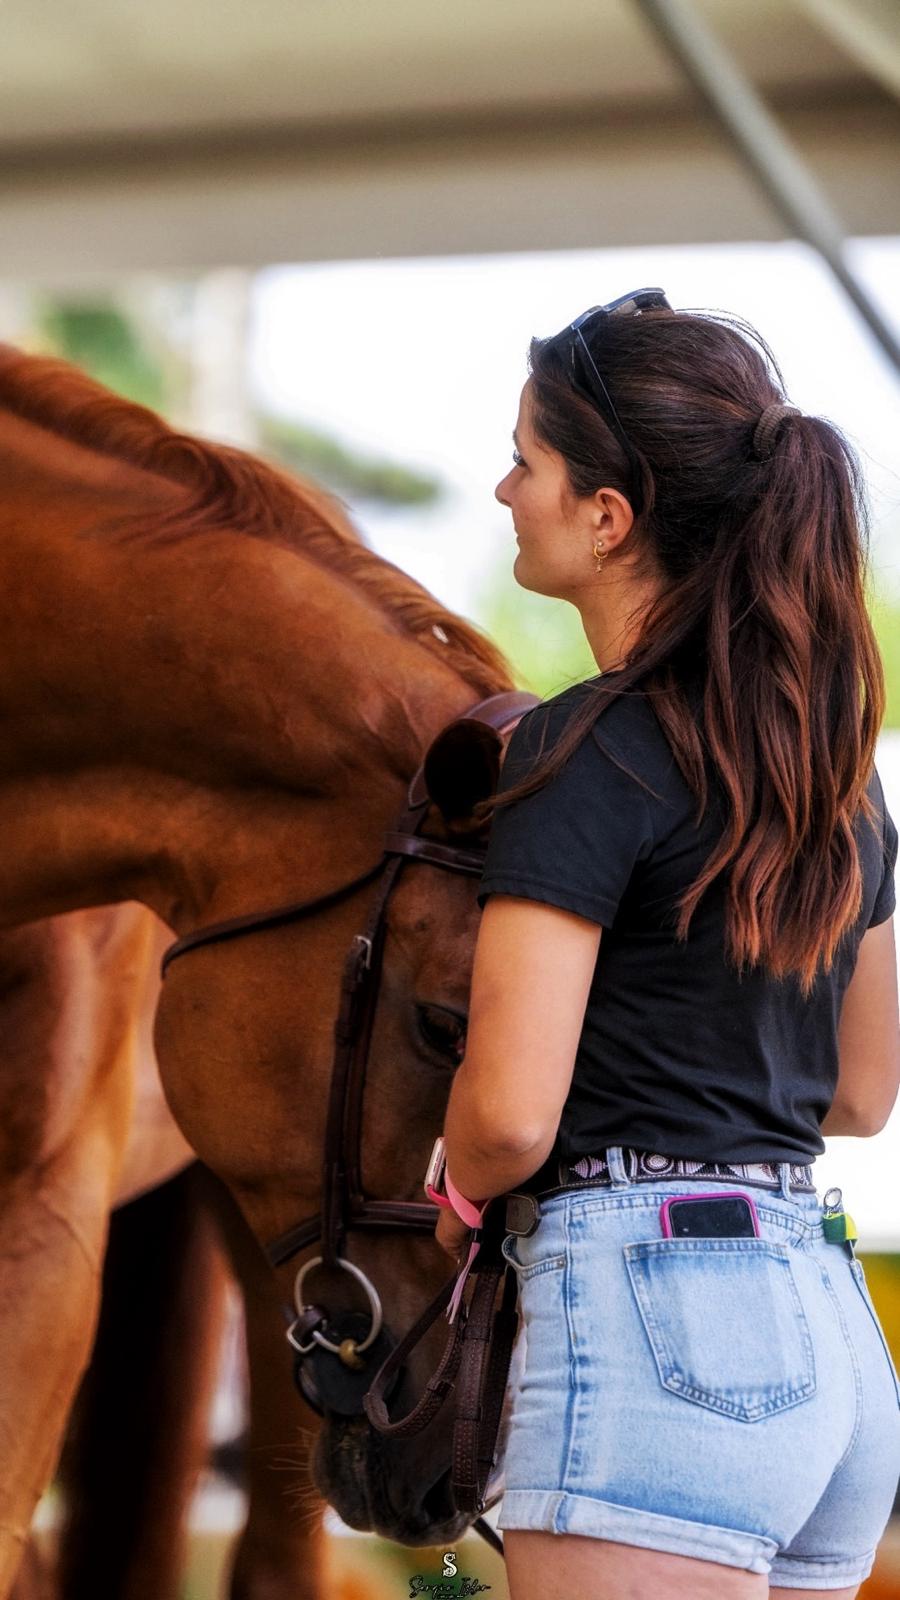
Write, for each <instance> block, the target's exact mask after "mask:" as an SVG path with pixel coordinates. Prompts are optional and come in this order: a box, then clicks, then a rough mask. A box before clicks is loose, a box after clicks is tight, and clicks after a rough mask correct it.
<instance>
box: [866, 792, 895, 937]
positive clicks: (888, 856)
mask: <svg viewBox="0 0 900 1600" xmlns="http://www.w3.org/2000/svg"><path fill="white" fill-rule="evenodd" d="M879 788H880V789H881V780H880V779H879ZM881 804H882V807H883V815H884V850H883V855H882V874H881V882H880V883H879V885H878V889H877V891H876V894H875V904H874V906H873V907H872V915H871V917H870V918H869V927H870V928H876V927H877V926H878V924H879V923H880V922H887V919H888V917H889V916H891V915H892V913H893V912H894V910H895V909H896V905H897V889H896V885H895V882H894V874H895V872H896V869H897V828H896V826H895V823H894V819H893V817H892V816H891V814H890V812H889V811H888V808H887V804H886V802H885V799H884V790H883V789H881Z"/></svg>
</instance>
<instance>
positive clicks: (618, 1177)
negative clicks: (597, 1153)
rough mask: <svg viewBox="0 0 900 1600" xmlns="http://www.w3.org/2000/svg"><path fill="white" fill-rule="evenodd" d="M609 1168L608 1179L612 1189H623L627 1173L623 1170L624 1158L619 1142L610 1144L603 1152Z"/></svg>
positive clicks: (626, 1180) (626, 1181)
mask: <svg viewBox="0 0 900 1600" xmlns="http://www.w3.org/2000/svg"><path fill="white" fill-rule="evenodd" d="M603 1154H604V1157H605V1158H606V1164H607V1167H608V1168H609V1181H610V1183H611V1185H612V1187H613V1188H614V1189H624V1188H626V1187H627V1185H628V1173H627V1172H626V1170H625V1158H624V1155H623V1152H622V1146H621V1145H620V1144H611V1145H608V1146H607V1148H606V1149H605V1150H604V1152H603Z"/></svg>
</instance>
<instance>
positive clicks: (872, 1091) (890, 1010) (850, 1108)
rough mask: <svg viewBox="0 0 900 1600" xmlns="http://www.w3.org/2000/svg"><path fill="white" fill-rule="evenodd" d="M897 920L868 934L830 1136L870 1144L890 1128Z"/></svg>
mask: <svg viewBox="0 0 900 1600" xmlns="http://www.w3.org/2000/svg"><path fill="white" fill-rule="evenodd" d="M897 1010H898V1007H897V957H896V953H895V950H894V919H893V917H889V918H888V919H887V921H886V922H881V923H879V924H878V926H877V927H876V928H869V930H868V932H867V933H865V934H863V938H862V942H861V944H860V947H859V956H858V958H857V962H856V968H855V970H854V973H853V977H852V978H851V979H850V982H849V984H848V986H847V992H846V994H845V995H844V1004H843V1006H842V1008H841V1019H840V1023H839V1026H838V1054H839V1060H840V1068H839V1073H838V1084H837V1090H836V1091H835V1096H834V1100H833V1101H832V1104H831V1107H830V1110H829V1111H828V1115H827V1116H826V1118H825V1120H824V1122H823V1123H822V1124H821V1131H822V1133H824V1134H855V1135H857V1137H861V1138H866V1137H868V1136H870V1135H871V1134H873V1133H879V1132H880V1131H881V1129H882V1128H883V1127H884V1125H885V1123H886V1122H887V1119H888V1117H889V1116H890V1114H891V1110H892V1108H893V1105H894V1101H895V1100H896V1098H897V1087H898V1084H900V1022H898V1014H897Z"/></svg>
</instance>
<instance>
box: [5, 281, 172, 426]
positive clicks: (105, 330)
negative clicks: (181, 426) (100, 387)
mask: <svg viewBox="0 0 900 1600" xmlns="http://www.w3.org/2000/svg"><path fill="white" fill-rule="evenodd" d="M35 325H36V332H37V333H38V336H39V338H40V341H41V343H42V344H43V345H45V346H49V348H50V349H51V350H52V351H53V352H54V354H55V355H59V356H63V357H64V358H65V360H66V361H72V362H74V364H75V366H77V367H81V368H82V369H83V371H85V372H89V373H90V375H91V377H92V378H96V379H97V380H98V382H100V383H104V384H106V386H107V388H109V389H115V391H116V393H117V394H123V395H125V396H126V398H127V399H129V400H136V401H138V403H139V404H140V405H143V406H152V408H153V410H154V411H163V410H165V408H166V404H167V402H168V401H169V400H170V398H171V397H170V396H169V394H168V392H167V391H168V385H167V382H166V375H165V373H164V371H163V367H162V363H161V362H160V360H159V359H158V358H157V357H156V356H154V355H153V354H151V352H150V351H149V350H148V349H147V347H146V344H145V342H144V340H143V339H142V338H141V336H140V334H139V332H138V330H137V328H136V327H135V326H134V324H133V322H132V321H131V320H130V318H128V317H127V316H126V315H125V314H124V312H122V311H120V310H119V308H118V307H117V306H115V305H114V304H113V303H112V301H111V300H109V299H107V298H105V297H103V298H99V299H93V300H68V299H67V300H42V301H40V302H39V304H38V307H37V312H36V317H35Z"/></svg>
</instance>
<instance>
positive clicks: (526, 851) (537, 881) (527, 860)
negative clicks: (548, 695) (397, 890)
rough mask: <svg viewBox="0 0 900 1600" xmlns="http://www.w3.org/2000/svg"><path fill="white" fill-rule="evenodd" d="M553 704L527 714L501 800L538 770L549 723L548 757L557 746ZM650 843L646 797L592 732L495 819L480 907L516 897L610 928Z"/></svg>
mask: <svg viewBox="0 0 900 1600" xmlns="http://www.w3.org/2000/svg"><path fill="white" fill-rule="evenodd" d="M549 706H550V708H552V711H548V707H547V706H538V707H536V708H535V709H534V710H533V711H530V712H528V713H527V715H526V716H524V717H523V718H522V719H521V721H520V722H519V723H518V725H517V726H516V728H515V730H514V731H513V734H512V737H511V738H510V741H509V744H508V745H507V749H506V758H505V760H504V763H503V769H502V772H501V774H500V783H499V785H498V792H499V793H505V792H506V790H508V789H511V788H512V787H513V786H514V784H518V783H520V782H521V781H522V779H523V778H524V777H526V776H527V774H528V773H529V772H530V771H531V770H532V768H533V767H534V765H535V764H536V761H537V757H538V755H539V753H540V750H541V733H542V730H543V728H544V725H545V723H546V725H547V726H546V734H545V738H544V745H545V752H544V753H546V752H548V751H549V750H550V748H551V747H552V746H553V745H554V744H555V743H556V740H557V738H558V736H559V733H560V732H561V730H562V728H563V727H564V725H565V721H566V718H565V717H561V716H560V715H559V714H558V707H557V706H556V705H555V703H554V702H550V703H549ZM652 845H653V833H652V826H651V820H650V812H649V809H648V806H647V801H646V796H645V791H644V790H643V788H642V787H641V785H640V784H639V783H638V782H637V780H636V779H635V778H632V777H631V776H630V775H629V774H627V773H625V772H623V771H622V769H621V768H620V767H619V766H618V764H617V763H616V762H615V761H614V760H613V759H612V758H611V757H610V756H609V755H608V754H606V753H605V752H604V750H603V748H602V745H601V744H600V743H599V741H598V736H597V730H596V729H595V728H592V729H590V730H589V732H588V733H587V734H586V735H585V738H584V739H583V740H582V742H581V743H580V744H579V745H578V747H577V749H576V750H575V752H574V753H573V755H572V756H571V757H570V758H569V760H568V761H567V762H566V764H565V766H564V767H563V768H562V770H561V771H560V772H558V773H557V774H556V776H555V777H553V778H551V779H550V780H549V781H548V782H547V783H545V784H544V785H543V787H542V788H540V789H538V790H537V791H536V792H535V793H534V794H531V795H526V796H525V798H524V799H523V800H518V801H514V802H513V804H512V805H510V806H503V807H501V808H500V810H498V811H496V812H495V813H494V815H493V818H492V821H491V832H490V840H489V843H488V850H487V858H486V860H485V865H484V871H483V873H482V877H481V884H480V886H479V889H478V904H479V905H480V906H482V907H483V906H484V904H485V902H486V900H487V897H488V895H490V894H509V895H517V896H521V897H522V898H523V899H526V900H540V901H543V902H545V903H546V904H547V905H552V906H558V907H559V908H560V909H561V910H563V911H574V912H575V913H576V915H578V916H580V917H585V918H587V919H588V920H589V921H591V922H598V923H600V924H601V925H602V926H603V927H606V928H609V927H612V924H613V922H614V920H615V916H616V912H617V911H618V908H619V903H620V901H621V899H622V896H623V894H624V893H625V890H626V888H627V887H628V883H629V880H630V878H631V876H632V873H633V871H634V869H635V865H636V863H637V862H638V861H639V860H641V859H643V858H644V857H645V856H647V855H648V854H649V853H650V850H651V848H652Z"/></svg>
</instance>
